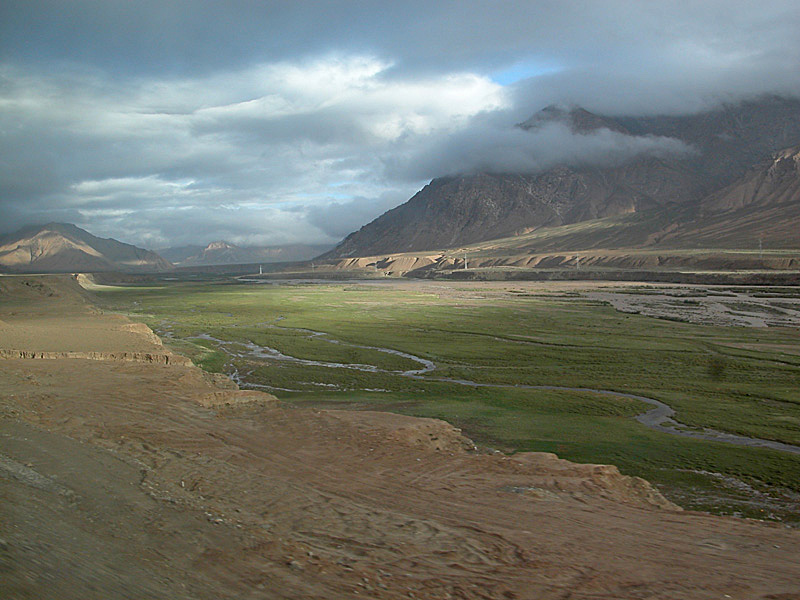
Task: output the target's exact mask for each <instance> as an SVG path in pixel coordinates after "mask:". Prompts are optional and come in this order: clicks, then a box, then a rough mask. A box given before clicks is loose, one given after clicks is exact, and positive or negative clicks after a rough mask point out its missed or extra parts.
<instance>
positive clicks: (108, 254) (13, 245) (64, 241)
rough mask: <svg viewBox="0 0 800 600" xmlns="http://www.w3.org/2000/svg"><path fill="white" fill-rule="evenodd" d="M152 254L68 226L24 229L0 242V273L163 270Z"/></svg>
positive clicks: (163, 262)
mask: <svg viewBox="0 0 800 600" xmlns="http://www.w3.org/2000/svg"><path fill="white" fill-rule="evenodd" d="M171 268H172V265H171V264H170V263H168V262H167V261H166V260H164V259H163V258H161V257H160V256H159V255H158V254H156V253H155V252H150V251H149V250H144V249H142V248H137V247H136V246H132V245H131V244H124V243H122V242H118V241H117V240H114V239H103V238H99V237H96V236H94V235H92V234H90V233H89V232H87V231H84V230H83V229H81V228H79V227H76V226H75V225H71V224H68V223H49V224H47V225H42V226H35V227H26V228H24V229H20V230H19V231H17V232H15V233H12V234H9V235H6V236H5V237H3V238H1V239H0V270H5V271H11V272H23V273H69V272H76V271H146V272H153V271H166V270H169V269H171Z"/></svg>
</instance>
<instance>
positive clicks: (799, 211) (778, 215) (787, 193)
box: [659, 146, 800, 248]
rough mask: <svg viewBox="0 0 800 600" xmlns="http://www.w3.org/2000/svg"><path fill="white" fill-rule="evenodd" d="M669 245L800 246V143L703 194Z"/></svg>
mask: <svg viewBox="0 0 800 600" xmlns="http://www.w3.org/2000/svg"><path fill="white" fill-rule="evenodd" d="M659 242H660V244H661V245H663V246H672V247H676V246H684V247H686V246H688V245H692V246H695V247H738V248H755V247H757V246H759V247H762V248H800V146H793V147H791V148H786V149H784V150H781V151H780V152H777V153H775V154H774V155H773V156H772V157H771V158H770V159H768V160H765V161H763V162H761V163H760V164H759V165H757V166H755V167H753V168H752V169H750V171H748V172H747V173H746V174H745V175H744V176H743V177H742V178H740V179H739V180H737V181H735V182H734V183H732V184H731V185H729V186H727V187H725V188H723V189H721V190H719V191H718V192H716V193H714V194H711V195H710V196H708V197H707V198H705V199H703V201H702V202H701V204H700V206H699V207H698V208H697V210H696V211H695V212H694V214H693V215H692V218H690V219H685V222H683V223H681V225H680V227H675V228H673V231H671V232H669V233H668V234H666V235H664V236H663V237H662V238H661V239H660V240H659Z"/></svg>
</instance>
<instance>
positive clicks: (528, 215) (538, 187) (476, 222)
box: [322, 97, 800, 258]
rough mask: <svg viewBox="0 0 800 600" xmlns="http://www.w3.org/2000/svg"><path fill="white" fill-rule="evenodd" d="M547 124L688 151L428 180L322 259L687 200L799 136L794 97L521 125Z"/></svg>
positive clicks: (466, 239)
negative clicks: (668, 143)
mask: <svg viewBox="0 0 800 600" xmlns="http://www.w3.org/2000/svg"><path fill="white" fill-rule="evenodd" d="M554 122H555V123H561V124H564V125H567V126H568V127H569V128H570V129H571V130H572V131H573V133H574V134H576V135H590V134H591V133H592V132H597V131H600V130H606V129H607V130H609V131H613V132H615V133H616V134H621V135H636V136H661V137H668V138H673V139H676V140H679V141H681V142H684V143H685V144H687V145H689V146H691V147H692V148H694V149H695V150H696V153H693V154H690V155H683V156H672V157H657V156H639V157H636V158H633V159H631V160H628V161H627V162H625V163H623V164H622V165H614V166H606V167H591V166H585V165H584V166H568V165H563V166H560V167H557V168H554V169H550V170H548V171H546V172H544V173H541V174H524V173H511V174H509V173H505V174H493V173H480V174H468V175H459V176H454V177H447V178H440V179H434V180H433V181H432V182H431V183H430V184H429V185H427V186H426V187H425V188H423V189H422V190H421V191H420V192H418V193H417V194H416V195H415V196H414V197H413V198H411V199H410V200H409V201H408V202H406V203H405V204H403V205H401V206H399V207H397V208H395V209H393V210H391V211H389V212H387V213H384V214H383V215H381V216H380V217H378V218H377V219H376V220H374V221H373V222H372V223H369V224H368V225H365V226H364V227H362V228H361V229H360V230H359V231H357V232H354V233H352V234H350V235H349V236H348V237H347V238H345V240H344V241H343V242H342V243H340V244H339V246H337V247H336V248H335V249H334V250H333V251H331V252H329V253H327V254H326V255H323V257H322V258H343V257H351V256H370V255H376V254H385V253H392V252H407V251H420V250H431V249H440V248H453V247H459V246H462V245H466V244H472V243H475V242H480V241H484V240H490V239H495V238H500V237H506V236H513V235H518V234H520V233H523V232H529V231H533V230H536V229H538V228H541V227H553V226H561V225H568V224H571V223H580V222H583V221H586V220H591V219H598V218H606V217H615V216H620V215H624V214H629V213H646V212H648V211H651V210H656V209H661V208H663V207H666V206H669V205H684V206H693V205H695V204H696V203H698V202H700V201H701V200H702V199H703V198H705V197H706V196H708V195H709V194H712V193H714V192H717V191H718V190H720V189H722V188H723V187H725V186H728V185H731V184H733V183H734V182H735V181H736V179H737V178H739V177H741V176H742V175H743V174H745V173H746V171H747V169H748V168H749V167H750V166H751V165H753V164H754V163H756V162H758V161H760V160H762V159H763V158H764V157H765V156H768V155H769V154H770V153H772V152H775V151H778V150H779V149H780V148H783V147H786V146H790V145H792V144H797V143H800V100H794V99H784V98H775V97H767V98H762V99H760V100H758V101H753V102H745V103H741V104H738V105H734V106H724V107H722V108H720V109H717V110H714V111H708V112H705V113H700V114H697V115H688V116H677V117H648V118H634V117H605V116H599V115H593V114H592V113H589V112H588V111H585V110H583V109H572V110H569V111H567V110H564V109H559V108H556V107H548V108H546V109H544V110H543V111H540V112H539V113H537V114H536V115H534V116H533V117H532V118H531V119H529V120H528V121H526V122H524V123H522V124H520V127H521V128H523V129H526V130H529V131H535V130H536V129H537V128H539V127H542V126H545V125H547V124H548V123H554ZM653 233H656V232H653Z"/></svg>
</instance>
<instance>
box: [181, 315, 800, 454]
mask: <svg viewBox="0 0 800 600" xmlns="http://www.w3.org/2000/svg"><path fill="white" fill-rule="evenodd" d="M267 327H275V325H267ZM281 329H283V330H288V331H297V332H301V333H304V334H306V335H307V336H309V337H315V338H319V339H321V340H324V341H326V342H328V343H331V344H343V345H347V346H350V347H353V348H361V349H365V350H375V351H377V352H384V353H386V354H391V355H394V356H399V357H402V358H406V359H408V360H411V361H413V362H416V363H418V364H419V365H420V367H419V368H418V369H411V370H405V371H402V370H389V369H381V368H380V367H376V366H375V365H368V364H358V363H337V362H328V361H319V360H310V359H305V358H297V357H294V356H289V355H287V354H283V353H282V352H280V351H279V350H276V349H275V348H270V347H269V346H259V345H258V344H255V343H253V342H251V341H248V342H238V341H237V342H232V341H226V340H221V339H219V338H215V337H213V336H211V335H209V334H202V335H198V336H195V337H194V338H192V339H202V340H209V341H212V342H214V343H216V344H217V345H218V346H219V347H220V348H221V349H223V350H224V351H225V352H226V353H227V354H228V355H229V356H235V357H239V358H260V359H269V360H280V361H286V362H292V363H295V364H301V365H308V366H315V367H326V368H331V369H351V370H355V371H365V372H369V373H387V374H392V375H399V376H401V377H408V378H409V379H416V380H420V381H440V382H446V383H454V384H457V385H463V386H468V387H474V388H497V389H525V390H556V391H564V392H588V393H593V394H602V395H604V396H613V397H617V398H629V399H632V400H638V401H640V402H644V403H645V404H649V405H650V406H652V407H653V408H651V409H650V410H648V411H646V412H643V413H641V414H638V415H636V416H635V417H634V418H635V419H636V420H637V421H639V423H641V424H642V425H644V426H645V427H649V428H650V429H653V430H655V431H661V432H663V433H669V434H671V435H678V436H683V437H690V438H695V439H701V440H709V441H714V442H723V443H727V444H734V445H737V446H747V447H752V448H770V449H772V450H779V451H782V452H790V453H792V454H800V446H795V445H793V444H785V443H783V442H776V441H773V440H765V439H761V438H752V437H747V436H743V435H737V434H734V433H726V432H723V431H717V430H715V429H709V428H704V429H702V430H696V429H687V428H685V426H683V425H681V424H680V423H678V422H677V421H676V420H675V419H674V416H675V411H674V410H673V409H672V408H671V407H670V406H669V405H667V404H664V403H663V402H661V401H660V400H656V399H655V398H648V397H647V396H639V395H636V394H629V393H626V392H617V391H613V390H600V389H594V388H582V387H568V386H557V385H524V384H502V383H481V382H478V381H471V380H469V379H455V378H451V377H429V376H426V374H427V373H431V372H432V371H434V370H435V369H436V365H435V363H433V362H432V361H430V360H428V359H425V358H422V357H420V356H415V355H413V354H408V353H407V352H401V351H399V350H393V349H391V348H381V347H379V346H361V345H358V344H349V343H347V342H342V341H341V340H336V339H333V338H331V337H330V336H329V335H328V334H327V333H324V332H322V331H314V330H311V329H300V328H294V327H281ZM237 346H238V347H242V348H244V349H245V350H246V351H245V352H239V351H237V350H236V349H235V347H237ZM244 377H246V375H244V376H242V375H241V374H240V373H239V372H238V370H236V371H234V372H233V373H232V374H231V378H232V379H233V380H234V381H235V382H236V383H237V384H238V385H239V386H240V387H245V388H246V387H250V388H266V389H275V390H280V391H297V390H289V389H284V388H274V387H272V386H266V385H261V384H256V383H249V382H247V381H244ZM315 385H324V386H330V385H332V384H315Z"/></svg>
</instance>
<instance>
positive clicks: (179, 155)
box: [0, 0, 800, 248]
mask: <svg viewBox="0 0 800 600" xmlns="http://www.w3.org/2000/svg"><path fill="white" fill-rule="evenodd" d="M798 32H800V3H798V1H797V0H789V1H770V0H761V1H759V2H755V1H747V2H744V1H737V0H726V1H717V0H697V1H691V0H683V1H679V0H675V1H671V2H660V1H653V2H650V1H647V0H630V1H624V2H623V1H614V0H602V1H578V0H575V1H569V0H555V1H537V0H528V1H519V2H502V1H498V0H491V1H489V0H486V1H475V0H459V1H452V2H451V1H438V0H425V1H417V0H404V1H402V2H397V1H395V0H391V1H382V0H371V1H364V2H360V1H324V0H317V1H313V2H311V1H308V2H306V1H301V0H294V1H291V2H288V1H274V2H270V1H267V0H236V1H233V0H232V1H224V0H215V1H212V0H209V1H188V0H187V1H170V0H153V1H151V0H136V1H133V0H131V1H125V2H123V1H115V0H93V1H88V0H87V1H82V0H51V1H49V2H48V1H38V0H3V1H2V2H0V233H3V232H8V231H11V230H14V229H16V228H18V227H20V226H22V225H26V224H34V223H44V222H47V221H67V222H72V223H75V224H77V225H79V226H81V227H84V228H86V229H88V230H89V231H91V232H92V233H94V234H95V235H100V236H102V237H115V238H117V239H120V240H123V241H126V242H131V243H136V244H138V245H142V246H145V247H148V248H159V247H166V246H176V245H182V244H189V243H203V244H204V243H207V242H209V241H212V240H217V239H226V240H228V241H232V242H234V243H239V244H268V245H271V244H284V243H296V242H307V243H328V242H330V243H334V242H336V241H338V240H339V239H341V238H342V237H343V236H345V235H346V234H347V233H349V232H350V231H352V230H354V229H358V228H359V227H360V226H361V225H363V224H365V223H367V222H368V221H370V220H372V219H373V218H375V217H376V216H378V215H379V214H381V213H382V212H384V211H386V210H388V209H389V208H392V207H394V206H396V205H398V204H400V203H402V202H404V201H405V200H407V199H408V198H409V197H411V196H412V195H413V194H414V193H415V192H416V191H418V190H419V189H420V188H421V187H422V186H424V185H425V184H426V183H427V182H428V181H430V179H431V178H433V177H436V176H440V175H445V174H448V173H454V172H459V171H469V170H471V169H473V170H474V169H484V168H485V169H493V170H503V169H513V170H518V171H526V170H527V171H530V172H534V171H536V170H537V169H542V168H546V167H547V166H549V165H551V164H554V163H555V162H558V161H561V160H566V159H567V158H568V157H572V158H575V157H582V158H585V159H587V160H590V159H595V158H596V159H598V160H602V158H603V157H604V156H606V157H607V156H620V155H625V154H632V153H640V152H652V151H667V152H669V151H683V150H685V149H682V148H681V147H680V145H679V144H675V143H674V141H673V140H663V139H662V140H653V139H644V138H641V139H630V138H628V139H621V137H620V136H619V135H617V134H613V133H612V132H609V131H605V132H603V133H602V135H597V136H589V137H588V138H586V137H580V136H572V135H571V134H570V133H569V132H567V131H564V130H559V129H558V128H545V129H544V130H542V131H539V132H537V133H535V134H528V133H525V132H523V131H522V130H519V129H514V128H513V125H514V124H515V123H518V122H520V121H523V120H525V119H527V118H528V117H529V116H530V115H531V114H533V113H534V112H536V111H537V110H539V109H541V108H543V107H544V106H546V105H548V104H552V103H562V104H578V105H581V106H583V107H585V108H587V109H588V110H592V111H596V112H601V113H606V114H655V113H672V114H675V113H682V112H691V111H698V110H703V109H705V108H708V107H712V106H714V105H716V104H719V103H720V102H724V101H735V100H737V99H741V98H746V97H750V96H754V95H757V94H761V93H783V94H791V95H798V94H800V35H799V34H798ZM622 137H624V136H622Z"/></svg>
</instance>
